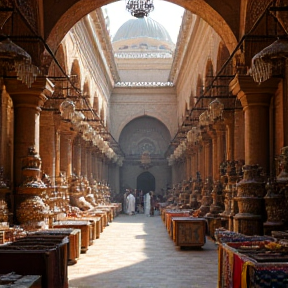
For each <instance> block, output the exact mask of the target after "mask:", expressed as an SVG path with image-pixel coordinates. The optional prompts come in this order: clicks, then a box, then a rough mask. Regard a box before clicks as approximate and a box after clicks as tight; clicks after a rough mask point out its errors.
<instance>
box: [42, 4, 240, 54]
mask: <svg viewBox="0 0 288 288" xmlns="http://www.w3.org/2000/svg"><path fill="white" fill-rule="evenodd" d="M43 2H44V4H43V5H44V11H45V15H44V27H45V29H44V30H45V39H46V41H47V43H48V45H49V47H50V48H51V50H52V51H55V50H56V49H57V47H58V45H59V43H60V42H61V41H62V39H63V38H64V36H65V35H66V33H67V32H68V31H69V30H70V29H71V28H72V27H73V25H74V24H76V23H77V22H78V21H79V20H80V19H81V18H82V17H84V16H86V15H87V14H88V13H90V12H91V11H93V10H95V9H97V8H100V7H102V6H104V5H107V4H110V3H113V2H114V1H110V0H97V1H89V0H78V1H77V0H74V1H71V0H65V1H64V0H63V1H61V5H57V3H54V4H52V3H51V1H49V0H44V1H43ZM169 2H171V3H174V4H177V5H179V6H182V7H184V8H185V9H187V10H189V11H191V12H192V13H194V14H197V15H199V16H200V17H201V18H203V19H204V20H205V21H206V22H207V23H208V24H209V25H211V26H212V27H213V28H214V30H215V31H216V32H217V33H218V34H219V36H220V37H221V38H222V40H223V41H224V43H225V45H226V46H227V48H228V50H229V52H230V53H231V52H232V51H233V50H234V48H235V47H236V45H237V39H236V38H237V37H238V32H239V19H240V16H239V15H240V1H239V0H221V1H215V0H214V1H213V0H192V1H186V0H171V1H169ZM123 3H124V2H123ZM124 6H125V5H124V4H123V10H124V9H125V7H124Z"/></svg>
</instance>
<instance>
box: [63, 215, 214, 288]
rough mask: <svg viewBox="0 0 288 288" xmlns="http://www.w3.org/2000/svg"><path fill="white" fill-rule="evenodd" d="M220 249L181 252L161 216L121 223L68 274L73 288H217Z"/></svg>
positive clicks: (211, 244) (125, 218)
mask: <svg viewBox="0 0 288 288" xmlns="http://www.w3.org/2000/svg"><path fill="white" fill-rule="evenodd" d="M217 261H218V260H217V246H216V245H215V244H214V242H212V241H211V240H207V242H206V244H205V245H204V246H203V247H202V249H197V248H196V249H192V248H191V249H189V250H188V249H186V250H180V248H179V247H176V246H175V245H174V243H173V241H172V239H171V238H170V237H169V235H168V233H167V231H166V229H165V226H164V223H163V222H162V220H161V217H160V216H156V215H155V216H154V217H146V216H145V215H144V214H136V215H135V216H127V215H123V214H120V216H119V217H117V218H115V220H114V221H113V222H112V223H111V224H110V225H109V226H108V227H106V228H105V230H104V232H103V233H102V234H101V237H100V239H97V240H96V241H95V243H94V245H93V246H91V247H90V248H89V250H88V251H87V254H81V256H80V259H79V260H78V263H77V264H76V265H73V266H69V268H68V278H69V288H95V287H99V288H112V287H113V288H216V287H217V273H218V268H217Z"/></svg>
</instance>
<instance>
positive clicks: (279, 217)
mask: <svg viewBox="0 0 288 288" xmlns="http://www.w3.org/2000/svg"><path fill="white" fill-rule="evenodd" d="M265 188H266V191H267V194H266V195H265V197H264V200H265V209H266V212H267V221H266V222H265V223H264V229H265V234H267V235H268V234H270V233H271V231H272V230H281V229H283V227H284V222H283V219H284V217H285V214H286V207H285V191H284V189H283V188H280V187H279V186H278V185H277V182H276V181H275V180H274V179H272V180H268V182H267V184H266V186H265Z"/></svg>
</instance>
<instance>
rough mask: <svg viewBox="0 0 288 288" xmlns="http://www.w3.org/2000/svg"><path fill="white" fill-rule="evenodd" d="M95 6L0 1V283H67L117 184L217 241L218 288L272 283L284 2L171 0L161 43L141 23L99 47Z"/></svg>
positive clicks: (285, 152) (105, 27) (152, 27)
mask: <svg viewBox="0 0 288 288" xmlns="http://www.w3.org/2000/svg"><path fill="white" fill-rule="evenodd" d="M110 2H111V1H107V0H101V1H100V0H99V1H87V0H77V1H76V0H75V1H68V0H63V1H53V3H52V1H49V0H42V1H38V0H27V1H20V0H6V1H1V3H0V29H1V30H0V84H1V88H0V89H1V90H0V92H1V106H0V129H1V130H0V133H1V141H0V167H1V171H0V223H1V224H0V255H1V256H0V257H1V261H0V275H2V274H3V275H4V276H3V278H0V284H2V283H1V281H3V283H4V282H5V281H6V282H7V281H8V282H9V281H10V282H9V283H12V282H13V283H14V282H15V283H16V282H17V281H20V282H21V281H22V280H21V279H20V278H19V277H18V278H17V279H13V277H14V276H13V275H14V274H9V273H11V272H16V273H17V274H20V275H22V276H23V277H22V278H25V277H28V276H27V275H30V276H29V277H30V278H29V277H28V278H29V279H30V280H29V281H30V282H31V283H32V282H33V283H34V284H31V285H34V286H31V287H47V288H48V287H49V288H50V287H51V288H52V287H53V288H55V287H68V275H67V265H77V259H78V258H79V257H80V253H85V252H86V251H87V250H88V249H89V246H91V245H92V244H93V241H94V240H95V241H97V240H96V239H97V238H99V237H100V235H101V232H103V231H104V228H105V227H106V226H107V225H108V223H109V222H111V221H113V219H114V218H115V217H116V216H117V215H119V213H121V212H123V210H125V207H124V206H123V204H124V203H125V201H124V200H125V198H124V195H125V193H126V191H127V189H128V190H129V191H142V193H144V194H145V193H147V192H149V191H153V193H154V195H156V196H157V197H156V198H157V199H158V200H159V201H158V205H159V209H160V212H161V217H162V219H163V221H164V222H165V225H166V227H167V230H168V232H169V233H170V236H171V237H172V239H173V240H174V241H175V244H176V245H177V246H190V247H191V246H192V247H194V246H202V245H203V244H204V242H205V235H207V236H208V237H210V238H211V239H213V240H214V241H216V242H217V243H218V244H219V251H218V253H219V261H218V266H219V281H218V286H219V287H232V286H233V283H235V281H236V282H237V283H238V284H239V285H241V286H239V287H272V286H271V283H272V282H273V283H277V285H278V286H277V287H287V286H288V283H287V279H288V242H287V241H288V212H287V211H288V190H287V189H288V113H287V109H288V93H287V91H288V90H287V87H288V85H287V79H288V78H287V60H286V59H287V54H288V38H287V33H288V1H287V0H281V1H280V0H263V1H257V0H241V1H239V0H222V1H220V0H219V1H218V0H214V1H213V0H195V1H189V2H188V1H185V0H177V1H176V0H175V1H171V2H172V3H175V4H178V5H180V6H182V7H183V8H185V9H186V10H185V12H184V14H183V17H182V22H181V25H180V30H179V35H178V38H177V40H176V41H175V42H176V43H174V42H173V41H172V39H171V38H170V35H169V31H167V30H166V29H165V28H164V27H163V26H162V25H161V24H159V23H158V22H157V21H155V20H153V19H152V18H153V14H152V13H151V18H150V17H146V16H145V17H140V18H135V19H133V20H128V21H127V22H125V23H124V24H123V25H122V26H121V27H120V28H119V29H118V31H117V33H116V34H115V35H114V37H113V38H111V35H110V34H109V21H110V20H111V19H110V20H109V14H107V13H106V12H105V9H102V10H101V7H103V6H105V5H107V4H109V3H110ZM155 5H156V4H155ZM123 9H124V10H125V7H124V8H123ZM142 16H143V15H142ZM111 21H112V20H111ZM135 196H137V195H135ZM123 208H124V209H123ZM181 218H183V219H181ZM203 221H204V222H203ZM203 223H204V224H203ZM206 224H207V225H206ZM199 225H201V228H199V227H200V226H199ZM179 231H180V232H179ZM191 231H192V232H191ZM189 233H190V234H189ZM195 235H196V236H197V237H196V236H195ZM200 236H201V237H200ZM195 237H196V238H195ZM198 237H200V238H201V241H200V240H199V238H198ZM203 241H204V242H203ZM43 255H46V256H47V259H46V261H44V262H43ZM2 259H5V261H2ZM31 259H33V261H32V262H31ZM59 259H60V260H59ZM27 261H29V263H33V265H29V267H27V265H23V264H21V263H26V262H27ZM232 263H233V264H232ZM59 271H60V272H61V273H59ZM25 275H26V276H25ZM31 275H34V276H33V277H32V276H31ZM231 275H234V276H231ZM235 275H236V276H235ZM264 276H265V277H264ZM0 277H1V276H0ZM233 277H234V278H233ZM235 277H236V278H237V279H235ZM3 279H4V280H3ZM26 279H27V278H26ZM24 280H25V279H24ZM24 280H23V281H24ZM233 281H234V282H233ZM265 281H266V282H265ZM6 282H5V283H6ZM20 282H19V283H20ZM5 283H4V284H5ZM19 283H18V284H19ZM264 284H265V285H266V286H264ZM15 285H17V283H16V284H15ZM37 285H38V286H37ZM39 285H41V286H39ZM231 285H232V286H231ZM261 285H262V286H261ZM269 285H270V286H269ZM281 285H282V286H281ZM235 287H236V286H235ZM275 287H276V286H275Z"/></svg>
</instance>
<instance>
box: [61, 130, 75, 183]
mask: <svg viewBox="0 0 288 288" xmlns="http://www.w3.org/2000/svg"><path fill="white" fill-rule="evenodd" d="M73 139H74V134H73V133H71V132H61V136H60V170H61V172H62V171H63V172H66V176H67V179H69V178H70V177H71V175H72V150H73V149H72V147H73Z"/></svg>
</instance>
